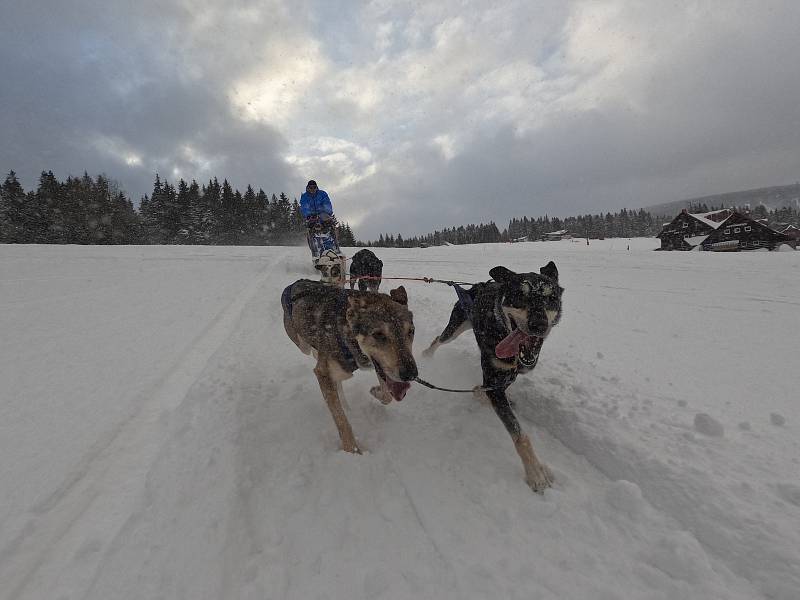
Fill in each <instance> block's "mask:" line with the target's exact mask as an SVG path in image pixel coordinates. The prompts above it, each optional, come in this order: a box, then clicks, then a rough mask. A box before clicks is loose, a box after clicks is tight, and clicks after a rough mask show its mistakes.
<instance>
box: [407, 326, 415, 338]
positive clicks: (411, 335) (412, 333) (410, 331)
mask: <svg viewBox="0 0 800 600" xmlns="http://www.w3.org/2000/svg"><path fill="white" fill-rule="evenodd" d="M408 337H410V338H412V337H414V328H413V327H412V328H411V329H409V330H408Z"/></svg>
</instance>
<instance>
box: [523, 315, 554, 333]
mask: <svg viewBox="0 0 800 600" xmlns="http://www.w3.org/2000/svg"><path fill="white" fill-rule="evenodd" d="M549 328H550V322H549V321H548V320H547V317H546V316H532V317H531V318H530V319H528V332H529V333H530V334H531V335H541V334H544V333H546V332H547V330H548V329H549Z"/></svg>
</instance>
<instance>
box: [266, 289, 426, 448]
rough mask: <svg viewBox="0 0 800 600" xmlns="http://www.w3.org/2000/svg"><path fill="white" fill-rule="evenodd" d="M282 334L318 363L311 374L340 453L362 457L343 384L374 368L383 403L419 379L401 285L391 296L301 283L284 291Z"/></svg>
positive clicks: (375, 393)
mask: <svg viewBox="0 0 800 600" xmlns="http://www.w3.org/2000/svg"><path fill="white" fill-rule="evenodd" d="M281 305H282V306H283V325H284V328H285V329H286V334H287V335H288V336H289V338H290V339H291V340H292V341H293V342H294V343H295V345H296V346H297V347H298V348H300V350H301V351H302V352H303V353H305V354H312V355H313V356H314V358H316V359H317V365H316V367H314V374H315V375H316V376H317V381H319V387H320V390H322V396H323V398H325V402H326V403H327V404H328V409H330V411H331V415H332V416H333V421H334V422H335V423H336V427H337V428H338V430H339V437H340V438H341V440H342V448H343V449H344V450H345V451H347V452H355V453H360V450H359V448H358V444H357V443H356V440H355V437H354V436H353V430H352V428H351V427H350V423H349V421H348V420H347V415H345V412H344V408H343V407H342V403H341V395H342V388H341V382H342V381H344V380H345V379H350V377H352V376H353V373H354V372H355V371H356V370H357V369H371V368H374V369H375V372H376V373H377V375H378V383H379V385H378V386H375V387H373V388H372V389H371V390H370V392H371V393H372V395H373V396H375V397H376V398H377V399H379V400H380V401H381V402H383V403H384V404H388V403H389V402H391V401H392V400H393V399H394V400H397V401H400V400H402V399H403V397H404V396H405V394H406V391H407V390H408V388H409V387H411V384H410V383H409V382H411V381H413V380H414V379H415V378H416V377H417V364H416V362H415V361H414V357H413V356H412V354H411V344H412V342H413V341H414V321H413V319H412V315H411V312H410V311H409V310H408V296H407V294H406V290H405V288H403V287H402V286H400V287H399V288H397V289H394V290H392V291H391V292H390V294H388V295H387V294H377V293H370V292H361V291H355V290H344V289H341V288H336V287H332V286H330V285H326V284H324V283H320V282H318V281H310V280H308V279H300V280H299V281H296V282H294V283H293V284H292V285H290V286H289V287H287V288H286V289H285V290H283V295H282V296H281Z"/></svg>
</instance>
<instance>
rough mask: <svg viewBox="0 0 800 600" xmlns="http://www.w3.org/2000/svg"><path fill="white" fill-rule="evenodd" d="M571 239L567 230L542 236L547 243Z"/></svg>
mask: <svg viewBox="0 0 800 600" xmlns="http://www.w3.org/2000/svg"><path fill="white" fill-rule="evenodd" d="M570 238H572V236H571V235H570V234H569V231H567V230H566V229H560V230H559V231H551V232H550V233H545V234H544V236H542V239H543V240H544V241H545V242H557V241H558V240H568V239H570Z"/></svg>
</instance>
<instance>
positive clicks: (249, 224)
mask: <svg viewBox="0 0 800 600" xmlns="http://www.w3.org/2000/svg"><path fill="white" fill-rule="evenodd" d="M305 232H306V229H305V226H304V224H303V218H302V215H301V213H300V205H299V203H298V202H297V198H295V199H294V201H290V200H289V198H288V197H287V196H286V194H284V193H280V194H279V195H275V194H272V196H271V197H270V196H268V195H267V194H266V192H264V190H262V189H259V190H258V191H257V192H256V191H255V190H254V189H253V188H252V187H251V186H249V185H248V186H247V189H246V190H245V192H244V193H241V192H240V191H239V190H238V189H234V188H233V187H232V186H231V185H230V184H229V183H228V181H227V180H223V182H222V183H219V181H218V180H217V178H213V179H210V180H209V181H208V183H206V184H203V185H200V184H198V183H197V182H196V181H194V180H193V181H191V182H188V183H187V182H186V181H184V180H183V179H181V180H179V181H178V183H177V185H173V184H171V183H170V182H169V181H167V180H163V181H162V180H161V178H160V177H159V176H158V175H156V178H155V182H154V184H153V191H152V193H151V194H149V195H145V196H144V197H143V198H142V199H141V202H140V204H139V207H138V210H137V209H136V208H135V207H134V205H133V203H132V202H131V200H130V199H129V198H128V197H127V196H126V194H125V192H124V191H123V190H122V189H120V186H119V185H118V184H117V183H116V182H114V181H113V180H111V179H109V178H108V177H106V176H104V175H98V176H96V177H94V178H92V177H90V176H89V175H88V174H87V173H84V174H83V176H82V177H68V178H67V179H66V181H59V180H58V179H57V178H56V177H55V176H54V175H53V173H52V171H43V172H42V174H41V176H40V177H39V185H38V187H37V189H36V190H35V191H34V190H31V191H28V192H26V191H25V190H24V189H23V187H22V185H21V184H20V182H19V180H18V179H17V176H16V174H15V173H14V171H11V172H10V173H9V174H8V176H7V177H6V178H5V181H4V182H3V184H2V186H0V243H20V244H218V245H294V244H302V243H304V241H305ZM337 234H338V236H339V243H340V244H341V245H343V246H353V245H355V237H354V235H353V231H352V229H351V228H350V225H349V224H347V223H344V224H339V225H338V226H337Z"/></svg>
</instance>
